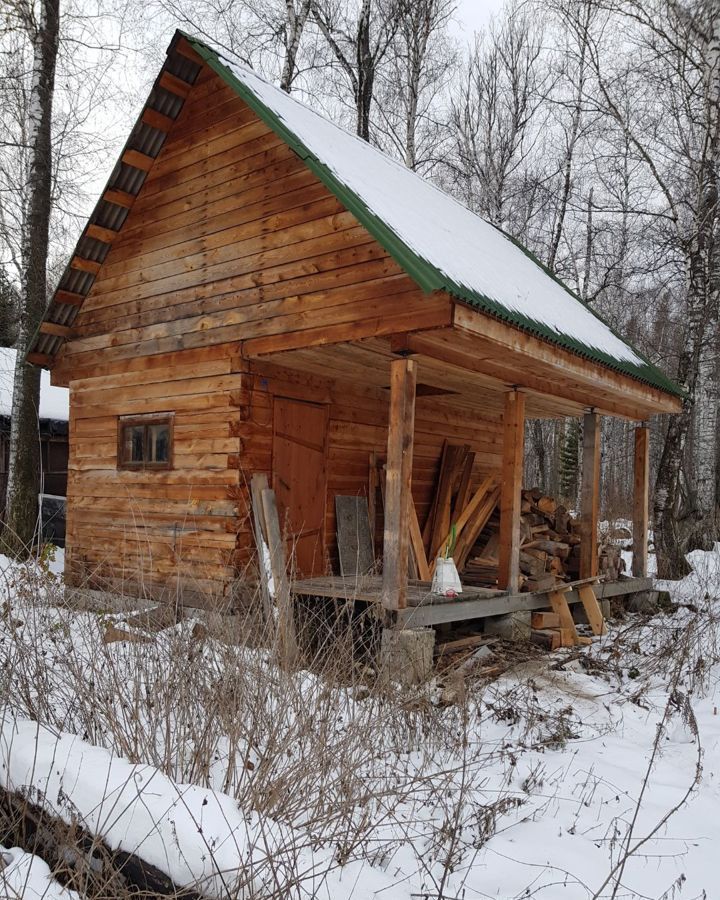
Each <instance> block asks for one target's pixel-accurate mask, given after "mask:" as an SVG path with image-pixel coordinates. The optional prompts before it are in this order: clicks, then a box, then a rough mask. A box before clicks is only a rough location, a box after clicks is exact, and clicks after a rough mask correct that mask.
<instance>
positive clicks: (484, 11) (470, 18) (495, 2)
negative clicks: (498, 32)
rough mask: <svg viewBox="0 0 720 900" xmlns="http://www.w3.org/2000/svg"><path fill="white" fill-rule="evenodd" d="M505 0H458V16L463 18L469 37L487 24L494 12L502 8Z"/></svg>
mask: <svg viewBox="0 0 720 900" xmlns="http://www.w3.org/2000/svg"><path fill="white" fill-rule="evenodd" d="M502 6H503V0H458V18H459V19H460V20H461V22H462V24H463V26H464V31H466V32H467V37H468V38H470V37H471V36H472V33H473V31H477V30H478V29H480V28H482V27H483V26H484V25H487V23H488V21H489V19H490V17H491V16H492V15H493V13H496V12H498V11H499V10H500V9H502Z"/></svg>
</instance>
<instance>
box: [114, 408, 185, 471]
mask: <svg viewBox="0 0 720 900" xmlns="http://www.w3.org/2000/svg"><path fill="white" fill-rule="evenodd" d="M174 419H175V413H172V412H159V413H147V414H146V415H139V416H135V415H129V416H118V431H117V468H118V469H125V470H129V471H131V472H138V471H144V470H148V469H149V470H151V471H153V470H154V471H167V470H168V469H172V468H173V450H174V445H175V439H174V438H175V436H174V428H173V423H174ZM153 425H166V426H167V428H168V432H169V439H168V458H167V460H164V461H163V462H154V461H148V460H147V459H144V460H142V461H138V462H135V461H133V460H128V459H125V440H124V437H125V429H126V428H137V427H138V426H142V427H143V451H144V453H143V455H145V456H147V450H148V440H149V435H150V427H151V426H153Z"/></svg>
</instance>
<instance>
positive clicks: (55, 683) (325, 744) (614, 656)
mask: <svg viewBox="0 0 720 900" xmlns="http://www.w3.org/2000/svg"><path fill="white" fill-rule="evenodd" d="M1 577H2V578H3V579H4V580H5V583H6V595H7V596H12V597H13V598H14V599H13V601H12V603H10V604H6V605H5V606H4V607H3V611H2V617H1V619H0V690H1V691H2V696H3V697H4V698H5V700H4V710H3V712H4V714H7V713H11V714H13V715H17V716H22V717H25V718H28V719H32V720H34V721H37V722H39V723H41V724H43V725H47V726H49V727H50V728H52V729H54V730H57V731H65V732H70V733H73V734H77V735H79V736H80V737H81V738H83V739H84V740H86V741H89V742H90V743H92V744H95V745H98V746H101V747H104V748H107V749H108V750H111V751H113V752H114V753H116V754H118V755H120V756H122V757H124V758H126V759H127V760H129V761H131V762H138V763H140V762H142V763H148V764H150V765H152V766H155V767H156V768H157V769H158V770H160V771H161V772H163V773H164V774H166V775H167V776H169V777H170V778H172V779H174V780H175V781H176V782H179V783H193V784H197V785H201V786H204V787H208V788H212V789H215V790H219V791H223V792H225V793H227V794H229V795H230V796H231V797H233V798H234V799H235V801H236V803H237V804H238V807H239V808H240V809H241V810H242V811H244V812H245V813H247V814H248V815H255V816H258V817H259V819H260V821H263V822H267V823H269V828H270V831H272V829H273V828H274V826H275V825H277V826H278V827H280V828H281V829H284V830H283V832H282V833H283V839H282V845H281V846H279V845H278V843H277V838H276V836H274V835H271V834H270V832H268V835H267V845H268V846H267V852H265V853H264V854H263V853H260V854H256V855H255V856H254V857H253V859H252V861H251V863H250V864H249V866H248V868H247V871H244V872H243V873H242V875H241V877H240V879H239V880H237V881H236V882H235V883H233V884H232V885H230V884H228V888H227V892H226V894H224V895H223V896H227V897H228V898H240V897H252V898H255V897H258V898H277V900H280V898H287V897H298V898H299V897H307V896H311V895H313V893H312V892H313V891H315V890H316V889H317V887H318V884H322V874H321V875H320V876H319V875H318V872H317V871H314V872H310V871H309V870H308V868H307V854H308V853H317V852H321V853H322V854H323V859H324V861H325V862H324V865H325V867H326V870H325V874H326V876H327V877H330V876H331V875H332V872H333V871H334V870H335V869H337V868H338V867H341V866H347V865H348V864H351V863H353V862H369V863H371V864H372V865H373V866H375V867H378V868H380V869H383V870H385V871H386V872H393V871H394V867H397V869H398V871H400V866H399V863H398V860H399V859H400V858H402V857H403V854H407V852H408V850H409V852H410V853H411V854H412V855H413V857H414V866H415V867H416V870H417V871H418V872H420V873H421V875H422V882H423V884H424V885H425V887H426V893H424V894H423V896H427V897H428V898H431V897H434V898H447V897H448V896H450V895H448V894H447V893H446V889H447V882H448V879H449V877H450V875H451V874H453V873H455V874H457V873H458V872H461V871H462V869H463V866H468V865H469V863H468V859H470V860H472V859H473V858H475V856H476V855H477V853H478V852H479V850H480V849H481V848H482V847H483V846H484V845H485V844H486V843H487V841H488V840H489V839H490V838H491V837H492V835H493V834H494V833H495V831H496V829H497V828H498V827H500V826H499V822H500V821H501V820H502V821H503V825H502V827H503V828H506V827H509V826H508V821H512V820H514V816H513V810H515V809H516V808H518V807H522V805H523V803H524V802H525V798H526V797H529V796H531V795H537V794H538V792H541V793H542V792H544V793H547V794H549V787H548V784H547V783H546V782H545V783H543V779H542V778H541V777H540V776H539V775H538V776H537V777H536V776H535V775H531V776H529V777H528V778H527V779H525V781H524V782H523V786H522V790H520V791H518V789H517V787H515V788H514V789H513V787H512V784H511V783H512V776H513V772H514V767H515V765H516V758H515V755H514V754H515V753H516V752H517V747H518V746H521V747H523V748H526V749H528V748H529V749H534V750H540V751H544V750H552V749H556V748H558V747H561V746H563V745H564V744H565V743H566V742H567V741H568V740H571V739H572V738H573V737H574V736H575V734H576V733H577V728H578V726H579V723H578V721H577V719H576V717H575V716H574V714H573V709H572V704H571V703H570V702H569V703H568V705H567V707H566V708H563V709H555V710H554V711H549V710H548V709H546V708H544V706H543V703H542V698H541V696H539V692H538V688H537V678H536V675H537V672H538V671H539V668H538V667H539V666H540V663H537V664H536V665H535V668H534V669H533V668H528V671H527V672H525V673H522V672H519V673H518V677H517V678H515V679H510V680H509V681H508V682H507V683H505V684H503V685H492V686H485V685H482V684H480V683H477V682H475V681H474V680H473V677H472V673H470V674H467V673H466V674H465V675H463V677H462V678H459V677H458V676H457V675H452V674H449V675H448V676H447V681H446V682H445V683H441V682H439V681H438V680H437V679H432V680H431V681H430V682H428V683H427V684H423V685H419V686H417V687H416V688H414V689H411V690H407V689H400V688H399V687H396V686H393V685H392V684H387V682H385V681H384V680H381V679H379V678H378V677H377V673H376V669H375V664H374V660H373V656H372V650H373V646H374V640H375V629H374V628H373V625H372V617H371V615H370V617H369V618H368V619H363V618H362V617H361V618H359V619H358V618H353V617H351V616H349V615H346V616H345V617H344V618H343V616H340V617H339V618H338V619H337V620H336V625H335V628H334V630H330V629H328V628H327V627H326V626H327V621H328V616H329V614H328V610H327V609H326V608H325V607H324V606H320V605H318V606H317V608H316V609H315V615H316V616H317V619H313V617H312V616H310V617H307V616H306V618H305V627H306V632H305V633H304V634H303V632H302V631H301V636H302V637H303V641H302V643H303V647H304V649H305V658H304V660H303V664H302V666H301V667H300V668H297V669H294V670H288V668H287V667H283V666H281V665H278V664H277V652H278V647H277V644H276V636H275V632H274V628H273V627H272V623H267V624H266V625H265V626H264V627H259V626H258V622H259V621H261V620H262V617H261V615H260V609H259V607H260V605H261V604H260V598H259V596H256V595H254V594H253V593H252V592H246V596H245V603H244V605H243V611H242V614H239V615H236V616H221V615H215V616H204V617H203V620H202V627H198V623H199V620H198V619H192V618H191V619H185V620H183V621H180V622H178V623H177V624H176V625H174V626H172V627H169V628H165V629H164V630H161V631H153V630H152V628H151V622H150V621H148V622H147V623H145V624H147V626H148V629H147V630H143V629H141V628H135V629H134V633H135V635H136V636H138V637H140V638H142V639H141V640H137V641H132V640H127V641H115V642H111V643H105V642H104V641H103V635H104V634H105V632H106V629H107V628H108V626H112V627H114V628H117V627H124V626H123V625H122V622H123V621H124V620H127V619H130V618H132V615H131V614H132V612H134V611H135V609H136V607H135V605H134V603H133V601H132V599H131V598H128V597H126V596H123V595H122V594H119V595H118V594H115V595H113V596H110V595H103V594H98V593H89V592H82V591H80V592H78V591H68V592H66V591H65V590H64V588H63V585H62V582H61V580H59V579H57V578H56V577H54V576H53V575H51V574H50V572H49V570H48V567H47V564H46V561H43V560H40V561H39V562H38V563H34V564H31V565H28V566H25V567H20V568H19V567H17V566H13V567H9V568H7V569H6V570H5V571H4V572H3V573H2V576H1ZM145 606H147V604H145ZM703 616H704V617H705V618H704V619H702V621H705V622H707V621H710V619H709V618H708V616H709V617H710V618H712V617H713V616H715V613H714V612H712V611H711V607H710V604H709V602H708V609H707V610H705V612H704V613H703ZM712 621H713V628H715V624H716V623H715V619H714V618H713V619H712ZM700 622H701V617H700V612H699V613H698V619H697V621H696V622H695V623H693V621H692V618H688V617H687V616H686V617H685V618H684V619H683V621H682V623H678V621H677V620H676V619H674V618H673V617H668V618H667V619H666V620H662V619H660V620H658V623H657V625H656V626H655V630H654V631H653V635H654V637H653V636H651V637H650V639H649V638H648V634H647V632H646V631H643V630H642V629H646V627H647V626H646V623H644V622H641V621H640V620H638V619H637V618H631V619H629V620H628V621H627V622H626V624H625V625H624V626H623V628H622V629H621V631H620V632H619V634H618V636H617V637H616V639H615V645H614V648H613V651H612V652H610V653H605V654H602V655H601V654H594V655H591V656H590V657H584V659H585V660H586V662H585V663H584V664H585V665H586V667H587V668H588V670H589V671H592V672H593V673H594V674H602V675H603V677H606V678H608V679H609V680H611V681H615V682H618V681H619V680H620V679H621V678H623V677H624V674H625V673H626V672H627V668H628V665H629V664H631V665H633V666H638V667H640V668H641V670H642V672H641V674H642V676H643V677H644V676H647V677H648V678H649V677H652V678H658V677H662V676H663V673H666V674H670V673H672V676H673V678H674V679H675V680H676V681H677V679H678V677H679V676H678V674H677V673H678V672H682V677H683V679H685V680H686V682H687V680H688V679H689V680H690V682H692V683H693V686H694V687H697V689H701V686H702V675H703V672H704V671H707V669H708V668H709V666H711V665H712V664H713V663H715V662H717V660H718V658H719V654H718V648H717V641H716V639H715V638H713V639H712V640H711V639H710V638H709V637H708V633H707V630H705V629H703V628H701V627H700ZM141 624H142V623H141ZM320 625H322V627H319V626H320ZM316 626H318V627H316ZM714 633H716V631H715V632H714ZM308 635H311V636H312V637H313V639H312V640H310V639H309V638H308ZM555 658H556V659H557V657H555ZM679 660H681V661H680V662H679ZM628 661H630V663H629V662H628ZM559 664H562V658H560V662H559ZM544 671H545V672H546V674H547V667H545V669H544ZM643 677H640V678H639V679H638V685H637V687H638V690H637V697H636V701H634V702H642V683H643ZM690 682H688V684H689V683H690ZM448 689H451V690H450V693H451V694H452V697H453V701H454V702H453V703H451V704H449V705H448V703H447V702H445V700H446V698H447V696H448ZM498 725H501V726H503V727H507V728H512V729H513V730H514V733H515V735H516V736H517V735H519V738H517V740H516V742H515V744H514V746H510V745H509V744H507V743H506V742H505V741H503V740H498V739H497V734H498ZM498 762H499V763H500V765H501V766H505V768H506V771H507V773H508V774H507V780H506V783H505V786H504V787H503V789H502V790H500V791H498V790H497V788H495V789H494V790H493V791H492V792H488V791H487V790H486V772H487V770H488V767H490V766H491V765H494V766H496V765H497V764H498ZM28 809H29V807H26V808H25V810H24V811H22V810H18V807H17V806H15V807H14V808H9V807H8V805H7V803H5V804H4V805H3V804H0V821H2V823H3V830H4V839H5V840H11V838H12V837H13V836H15V838H16V839H17V840H19V839H22V840H24V841H25V843H26V846H27V847H29V848H32V847H33V846H36V847H37V845H36V844H33V841H34V838H33V835H32V834H29V833H28V832H27V823H26V822H25V818H26V813H27V810H28ZM21 813H22V814H21ZM77 825H78V829H80V830H78V829H75V831H70V832H69V830H68V829H67V828H66V827H65V826H58V823H57V822H56V823H55V827H59V833H58V834H57V835H56V838H55V845H56V849H58V848H59V849H58V852H57V853H56V854H55V857H52V854H50V857H49V861H51V862H54V864H55V869H56V871H57V872H58V875H59V877H60V878H61V879H62V880H64V881H65V882H67V883H68V884H70V885H72V886H74V887H75V888H76V889H77V890H78V891H79V892H80V893H81V895H83V896H88V897H97V898H103V900H104V898H108V900H109V898H110V897H118V898H123V897H141V896H158V892H157V889H149V890H145V891H144V892H143V890H141V889H139V888H138V887H137V886H132V885H129V884H125V883H124V882H123V880H122V878H119V877H118V874H117V865H114V864H113V863H112V854H110V853H109V852H108V851H107V850H106V849H103V848H102V846H101V845H100V844H99V843H98V842H97V840H95V841H94V842H93V841H91V846H90V847H88V845H87V835H85V836H84V838H83V835H82V834H81V829H82V825H83V823H82V821H79V822H78V823H77ZM23 828H25V831H24V832H23ZM17 840H15V841H13V842H17ZM84 841H85V842H84ZM630 847H631V843H630V841H629V839H628V848H630ZM38 849H39V850H41V851H42V853H43V854H44V855H45V857H46V858H48V852H47V848H46V847H45V846H40V847H38ZM91 859H97V860H100V861H101V862H100V863H97V864H94V863H92V864H91V862H89V860H91ZM115 862H117V859H116V860H115ZM177 896H181V894H180V893H178V894H177ZM359 896H362V894H360V895H359Z"/></svg>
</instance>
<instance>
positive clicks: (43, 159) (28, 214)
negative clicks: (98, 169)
mask: <svg viewBox="0 0 720 900" xmlns="http://www.w3.org/2000/svg"><path fill="white" fill-rule="evenodd" d="M13 13H14V15H15V17H16V21H17V26H18V27H19V28H21V29H22V30H23V32H24V34H25V35H26V38H27V41H28V43H29V44H30V46H31V47H32V75H31V83H30V89H29V105H28V110H27V136H26V141H27V148H28V152H29V166H28V186H27V198H28V201H27V208H26V210H25V222H24V228H23V242H22V251H21V266H22V271H21V290H20V309H19V319H18V338H17V350H18V353H17V362H16V366H15V377H14V383H13V405H12V423H11V431H10V462H9V467H8V486H7V501H6V511H5V528H4V531H3V543H4V545H5V547H6V548H7V549H8V550H9V551H11V552H14V553H22V552H24V551H26V549H27V548H28V547H29V546H30V544H31V542H32V538H33V535H34V532H35V525H36V521H37V497H38V488H39V482H38V478H39V472H40V458H39V453H40V449H39V448H40V439H39V429H38V409H39V406H40V370H39V369H37V368H36V367H35V366H31V365H28V364H27V363H26V362H25V355H26V353H27V352H28V350H29V349H30V346H31V343H32V341H33V339H34V337H35V333H36V332H37V329H38V326H39V324H40V321H41V319H42V316H43V314H44V312H45V307H46V304H47V257H48V237H49V229H50V210H51V189H52V107H53V96H54V92H55V64H56V61H57V55H58V42H59V32H60V4H59V0H39V2H38V4H37V5H34V4H32V2H31V0H18V2H17V3H16V4H15V6H14V8H13Z"/></svg>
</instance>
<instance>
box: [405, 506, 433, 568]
mask: <svg viewBox="0 0 720 900" xmlns="http://www.w3.org/2000/svg"><path fill="white" fill-rule="evenodd" d="M408 503H409V505H410V514H409V517H408V518H409V520H410V547H411V548H412V552H413V556H414V558H415V565H416V566H417V572H418V578H419V579H420V581H431V580H432V572H431V571H430V566H429V565H428V561H427V556H425V545H424V544H423V539H422V534H421V532H420V523H419V522H418V517H417V510H416V509H415V503H414V502H413V499H412V496H410V497H409V498H408Z"/></svg>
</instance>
